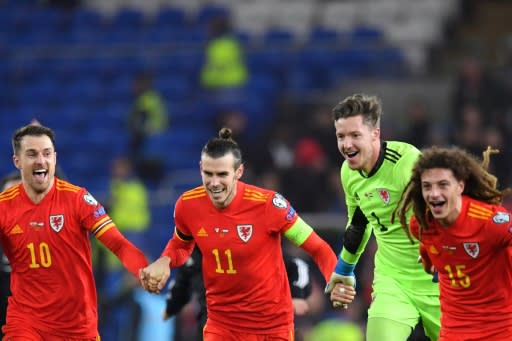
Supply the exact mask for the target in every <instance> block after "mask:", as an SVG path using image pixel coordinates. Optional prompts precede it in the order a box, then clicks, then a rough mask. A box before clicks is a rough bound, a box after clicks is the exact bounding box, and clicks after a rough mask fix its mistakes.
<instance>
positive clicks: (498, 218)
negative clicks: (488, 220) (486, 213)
mask: <svg viewBox="0 0 512 341" xmlns="http://www.w3.org/2000/svg"><path fill="white" fill-rule="evenodd" d="M492 221H494V223H496V224H507V223H509V222H510V215H509V214H508V213H506V212H497V213H496V214H495V215H494V217H492Z"/></svg>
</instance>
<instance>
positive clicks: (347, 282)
mask: <svg viewBox="0 0 512 341" xmlns="http://www.w3.org/2000/svg"><path fill="white" fill-rule="evenodd" d="M355 286H356V277H355V275H353V274H352V275H348V276H347V275H340V274H338V273H336V272H333V273H332V275H331V279H330V280H329V283H327V286H326V287H325V293H326V294H331V297H330V298H331V302H332V306H333V307H334V308H341V307H343V308H344V309H347V308H348V304H349V303H352V301H353V300H354V297H355V294H356V292H355V290H354V288H355Z"/></svg>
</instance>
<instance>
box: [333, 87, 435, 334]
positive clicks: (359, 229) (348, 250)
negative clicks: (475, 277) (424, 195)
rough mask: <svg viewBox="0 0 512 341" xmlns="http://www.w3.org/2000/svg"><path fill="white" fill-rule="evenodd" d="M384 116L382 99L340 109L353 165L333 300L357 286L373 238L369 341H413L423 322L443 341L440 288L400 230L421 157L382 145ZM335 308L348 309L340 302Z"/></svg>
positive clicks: (353, 101)
mask: <svg viewBox="0 0 512 341" xmlns="http://www.w3.org/2000/svg"><path fill="white" fill-rule="evenodd" d="M381 116H382V105H381V102H380V99H379V98H377V97H376V96H369V95H365V94H354V95H352V96H349V97H347V98H345V99H344V100H343V101H341V102H340V103H338V104H337V105H336V106H335V107H334V108H333V118H334V120H333V122H334V127H335V131H336V138H337V143H338V149H339V151H340V153H341V154H342V155H343V157H344V158H345V161H344V162H343V164H342V166H341V171H340V176H341V183H342V186H343V190H344V192H345V201H346V206H347V213H348V219H347V227H346V230H345V233H344V237H343V248H342V250H341V253H340V256H339V259H338V264H337V265H336V268H335V271H334V272H333V274H332V276H331V279H330V281H329V283H328V286H327V287H326V292H328V293H334V292H335V291H336V289H335V284H336V283H339V282H341V283H344V284H346V285H356V278H355V275H354V268H355V266H356V264H357V263H358V261H359V258H360V257H361V254H362V253H363V251H364V250H365V248H366V245H367V243H368V240H369V239H370V236H371V234H372V232H373V234H374V236H375V239H376V242H377V245H378V248H377V251H376V253H375V269H374V279H373V292H372V299H373V300H372V303H371V305H370V308H369V310H368V323H367V328H366V339H367V340H368V341H405V340H407V338H408V337H409V336H410V335H411V332H412V331H413V329H414V328H415V326H416V325H417V324H418V323H419V322H420V321H421V322H422V324H423V327H424V330H425V334H426V335H427V336H428V337H429V338H430V339H431V340H437V337H438V334H439V328H440V321H439V318H440V309H439V288H438V285H437V283H434V282H433V278H432V276H431V275H429V274H426V273H425V272H424V271H423V268H422V266H421V264H419V263H418V262H417V260H418V257H419V252H418V246H417V245H413V244H411V242H410V240H409V238H408V237H407V235H406V234H405V233H404V231H403V229H402V227H401V225H400V223H399V222H392V213H393V211H394V209H395V207H396V205H397V204H398V202H399V199H400V197H401V195H402V192H403V191H404V189H405V187H406V185H407V183H408V181H409V178H410V175H411V172H412V168H413V165H414V163H415V162H416V160H417V159H418V157H419V155H420V151H419V150H418V149H417V148H416V147H414V146H412V145H410V144H407V143H404V142H398V141H382V140H381V131H380V121H381ZM410 214H412V212H410ZM410 214H409V216H410ZM334 306H335V307H339V306H340V305H339V303H338V302H336V301H334Z"/></svg>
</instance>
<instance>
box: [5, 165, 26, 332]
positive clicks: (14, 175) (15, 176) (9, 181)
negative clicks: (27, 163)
mask: <svg viewBox="0 0 512 341" xmlns="http://www.w3.org/2000/svg"><path fill="white" fill-rule="evenodd" d="M20 182H21V174H20V172H19V171H13V172H11V173H9V174H7V175H6V176H5V177H4V178H3V179H2V180H1V181H0V191H2V192H3V191H5V190H7V189H8V188H10V187H12V186H14V185H17V184H19V183H20ZM10 286H11V265H10V264H9V260H8V259H7V256H6V255H5V254H4V252H3V250H2V248H1V247H0V335H2V337H3V336H4V333H3V332H2V331H1V329H2V326H3V325H4V324H5V316H6V314H7V300H8V297H9V296H11V288H10Z"/></svg>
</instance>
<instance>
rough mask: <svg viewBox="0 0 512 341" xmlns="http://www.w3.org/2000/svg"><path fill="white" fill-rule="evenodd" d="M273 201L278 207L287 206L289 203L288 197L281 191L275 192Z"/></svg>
mask: <svg viewBox="0 0 512 341" xmlns="http://www.w3.org/2000/svg"><path fill="white" fill-rule="evenodd" d="M272 203H273V204H274V206H275V207H277V208H287V207H288V203H287V202H286V199H285V198H284V197H283V196H282V195H281V194H279V193H276V194H274V197H273V198H272Z"/></svg>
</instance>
